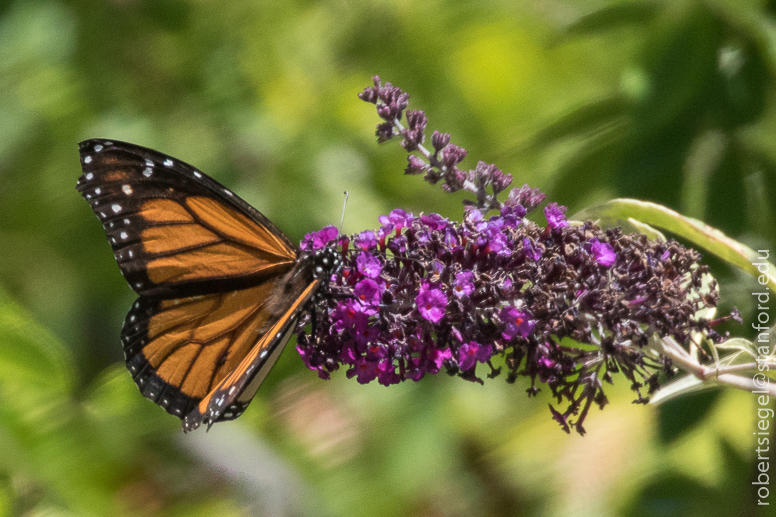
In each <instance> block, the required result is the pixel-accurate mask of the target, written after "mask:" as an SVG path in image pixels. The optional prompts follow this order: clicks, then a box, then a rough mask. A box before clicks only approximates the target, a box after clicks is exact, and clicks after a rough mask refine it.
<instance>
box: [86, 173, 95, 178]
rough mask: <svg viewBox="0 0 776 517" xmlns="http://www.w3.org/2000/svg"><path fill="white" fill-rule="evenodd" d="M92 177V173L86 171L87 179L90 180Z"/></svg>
mask: <svg viewBox="0 0 776 517" xmlns="http://www.w3.org/2000/svg"><path fill="white" fill-rule="evenodd" d="M92 178H94V174H92V173H91V172H88V173H86V179H87V180H91V179H92Z"/></svg>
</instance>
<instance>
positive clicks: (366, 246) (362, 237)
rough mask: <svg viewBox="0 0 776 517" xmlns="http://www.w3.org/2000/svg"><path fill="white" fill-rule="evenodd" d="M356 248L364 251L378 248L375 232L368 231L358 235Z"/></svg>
mask: <svg viewBox="0 0 776 517" xmlns="http://www.w3.org/2000/svg"><path fill="white" fill-rule="evenodd" d="M354 243H355V245H356V247H358V248H361V249H362V250H364V251H369V250H373V249H375V248H376V247H377V237H376V236H375V232H373V231H372V230H367V231H365V232H361V233H359V234H358V236H357V237H356V239H355V241H354Z"/></svg>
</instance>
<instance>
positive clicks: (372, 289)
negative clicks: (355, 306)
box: [353, 278, 383, 306]
mask: <svg viewBox="0 0 776 517" xmlns="http://www.w3.org/2000/svg"><path fill="white" fill-rule="evenodd" d="M353 292H354V294H355V295H356V299H357V300H358V301H360V302H361V303H362V304H364V305H367V306H371V305H377V304H379V303H380V295H381V294H382V292H383V289H381V288H380V285H379V284H378V283H377V282H375V281H374V280H372V279H371V278H365V279H363V280H361V281H360V282H358V283H357V284H356V286H355V289H354V290H353Z"/></svg>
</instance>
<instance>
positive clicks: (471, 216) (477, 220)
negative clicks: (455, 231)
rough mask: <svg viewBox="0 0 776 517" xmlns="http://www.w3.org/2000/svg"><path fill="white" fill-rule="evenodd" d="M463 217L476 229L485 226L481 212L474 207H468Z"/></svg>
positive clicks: (478, 229)
mask: <svg viewBox="0 0 776 517" xmlns="http://www.w3.org/2000/svg"><path fill="white" fill-rule="evenodd" d="M464 219H465V221H466V222H467V223H469V224H470V225H471V226H473V227H474V228H475V229H476V230H477V231H482V230H483V229H484V228H486V227H487V223H486V222H484V218H483V217H482V212H480V211H479V210H477V209H476V208H471V209H469V210H468V211H467V212H466V217H465V218H464Z"/></svg>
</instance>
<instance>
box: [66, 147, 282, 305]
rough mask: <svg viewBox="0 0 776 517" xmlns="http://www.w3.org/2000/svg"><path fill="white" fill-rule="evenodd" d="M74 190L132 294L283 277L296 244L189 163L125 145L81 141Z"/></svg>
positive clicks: (185, 291) (225, 287) (167, 293)
mask: <svg viewBox="0 0 776 517" xmlns="http://www.w3.org/2000/svg"><path fill="white" fill-rule="evenodd" d="M79 147H80V152H81V166H82V169H83V174H82V176H81V177H80V178H79V180H78V185H77V188H78V190H79V191H80V192H81V195H82V196H83V197H84V198H85V199H86V200H87V201H88V202H89V203H90V205H91V206H92V209H93V210H94V212H95V214H97V216H98V217H99V218H100V220H101V221H102V224H103V227H104V228H105V233H106V235H107V237H108V241H109V242H110V244H111V246H112V247H113V253H114V256H115V258H116V261H117V262H118V264H119V267H120V268H121V271H122V273H123V274H124V276H125V278H126V279H127V282H129V285H130V287H131V288H132V289H134V290H135V291H136V292H137V293H138V294H141V295H146V296H160V297H167V298H172V297H179V296H187V295H192V294H202V293H207V292H219V291H220V292H223V291H229V290H233V289H239V288H243V287H246V286H250V285H256V284H259V283H261V282H263V281H264V280H265V279H266V278H269V277H273V276H277V275H282V274H283V273H285V272H286V271H288V270H289V269H291V267H292V266H293V264H294V261H295V260H296V247H295V246H294V245H293V244H292V243H291V242H290V241H289V240H288V239H287V238H286V237H285V236H284V235H283V234H282V233H281V232H280V230H278V229H277V228H276V227H275V226H274V225H273V224H272V223H271V222H270V221H269V220H267V218H266V217H264V216H263V215H262V214H261V213H259V212H258V211H257V210H256V209H254V208H253V207H251V206H250V205H249V204H248V203H246V202H245V201H243V200H242V199H240V198H239V197H238V196H236V195H235V194H233V193H232V192H231V191H229V190H228V189H226V188H225V187H223V186H222V185H220V184H219V183H218V182H216V181H215V180H213V179H211V178H209V177H208V176H206V175H205V174H204V173H202V172H200V171H199V170H197V169H196V168H194V167H192V166H191V165H189V164H187V163H185V162H182V161H180V160H177V159H175V158H171V157H169V156H165V155H163V154H161V153H158V152H156V151H152V150H150V149H145V148H143V147H139V146H136V145H132V144H127V143H124V142H115V141H108V140H87V141H85V142H81V144H80V146H79Z"/></svg>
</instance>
